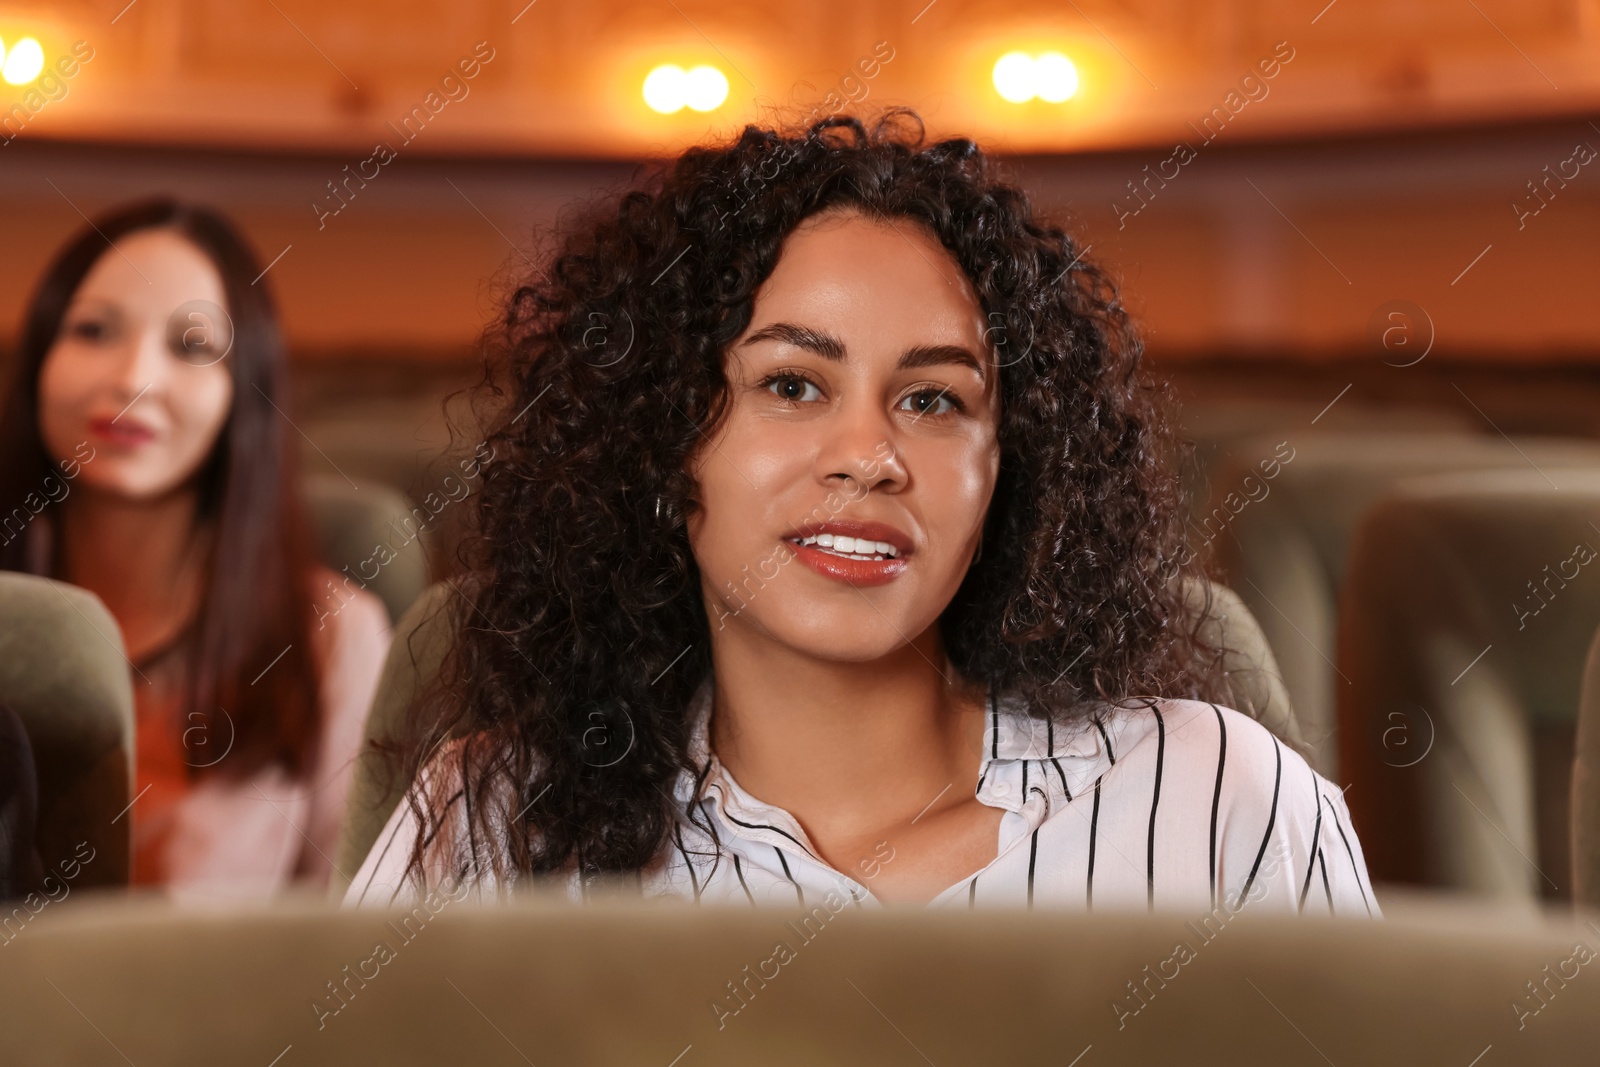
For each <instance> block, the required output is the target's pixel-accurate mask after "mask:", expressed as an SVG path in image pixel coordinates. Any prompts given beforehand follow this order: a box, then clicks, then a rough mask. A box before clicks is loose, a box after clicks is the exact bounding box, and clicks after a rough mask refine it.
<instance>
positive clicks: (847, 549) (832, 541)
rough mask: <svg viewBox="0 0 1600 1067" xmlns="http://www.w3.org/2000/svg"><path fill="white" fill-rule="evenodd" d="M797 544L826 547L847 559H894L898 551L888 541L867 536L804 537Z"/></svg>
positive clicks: (824, 535) (827, 535)
mask: <svg viewBox="0 0 1600 1067" xmlns="http://www.w3.org/2000/svg"><path fill="white" fill-rule="evenodd" d="M795 544H797V545H810V546H811V547H813V548H821V549H825V550H826V551H828V552H831V553H832V554H833V555H835V556H843V557H845V558H846V559H877V560H882V559H894V558H895V556H896V555H897V553H898V550H897V549H896V548H895V547H894V546H893V545H891V544H889V542H887V541H869V540H867V539H866V538H865V537H842V536H839V535H837V534H818V535H816V536H815V537H802V538H799V539H798V540H796V541H795Z"/></svg>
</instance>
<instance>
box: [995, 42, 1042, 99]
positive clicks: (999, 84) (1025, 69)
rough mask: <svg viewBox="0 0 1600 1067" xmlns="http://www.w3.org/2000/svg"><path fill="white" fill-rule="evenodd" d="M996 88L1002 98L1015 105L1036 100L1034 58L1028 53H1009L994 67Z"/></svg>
mask: <svg viewBox="0 0 1600 1067" xmlns="http://www.w3.org/2000/svg"><path fill="white" fill-rule="evenodd" d="M994 87H995V91H996V92H998V93H999V94H1000V95H1001V96H1002V97H1004V98H1005V99H1007V100H1009V101H1011V102H1012V103H1013V104H1022V103H1026V102H1027V101H1029V100H1032V99H1033V98H1034V95H1035V94H1036V92H1037V90H1036V89H1035V88H1034V69H1033V57H1032V56H1030V55H1028V54H1027V53H1026V52H1007V53H1006V54H1005V55H1003V56H1001V57H1000V58H999V59H998V60H997V61H996V62H995V65H994Z"/></svg>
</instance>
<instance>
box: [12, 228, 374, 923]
mask: <svg viewBox="0 0 1600 1067" xmlns="http://www.w3.org/2000/svg"><path fill="white" fill-rule="evenodd" d="M260 273H261V266H260V264H259V263H258V262H257V260H256V257H255V256H254V254H253V253H252V252H251V250H250V249H249V247H248V246H247V244H246V243H245V241H244V240H243V238H242V237H241V236H240V235H239V234H238V233H237V231H236V230H235V229H234V228H233V226H232V225H231V224H230V223H229V222H228V221H227V220H226V219H224V218H222V217H221V216H219V215H217V214H215V213H213V212H211V211H208V210H206V209H203V208H199V207H193V206H189V205H185V204H180V203H176V202H173V201H171V200H164V199H163V200H153V201H149V202H143V203H138V204H134V205H131V206H126V207H123V208H120V209H118V210H114V211H112V212H110V213H108V214H106V215H104V216H102V217H101V218H98V219H96V220H95V221H94V223H92V224H91V225H90V226H88V227H87V228H85V229H84V230H83V231H82V232H80V233H79V234H77V235H76V236H75V237H73V239H72V240H71V241H70V242H69V243H68V244H67V245H66V247H65V248H63V249H62V250H61V251H60V252H59V253H58V254H57V255H56V257H55V259H54V261H53V262H52V263H51V265H50V266H49V268H48V269H47V270H46V272H45V274H44V277H43V280H42V281H41V282H40V285H39V288H38V290H37V292H36V293H35V294H34V297H33V300H32V302H31V304H30V306H29V308H28V312H27V317H26V320H25V327H24V331H25V332H24V335H23V339H22V344H21V349H20V353H19V357H20V358H19V360H18V366H17V373H16V376H15V379H14V382H13V385H12V388H11V390H10V392H9V395H8V397H7V399H6V404H5V409H4V412H5V414H4V421H3V423H0V427H3V429H0V515H4V516H6V517H7V518H8V520H10V519H15V520H16V521H14V522H13V521H8V522H7V523H6V526H5V530H4V533H3V535H0V541H3V543H0V568H4V569H8V570H18V571H27V572H31V573H34V574H40V575H45V576H48V577H51V578H56V579H60V580H62V581H65V582H70V583H73V584H75V585H79V586H82V587H83V588H86V589H88V590H90V591H91V592H93V593H95V594H96V595H98V596H99V597H100V599H101V600H102V601H104V602H105V605H106V607H107V608H109V609H110V611H111V613H112V614H113V615H114V616H115V617H116V619H117V622H118V624H119V625H120V627H121V631H122V637H123V644H124V646H125V649H126V654H127V658H128V660H129V665H130V669H131V675H132V681H133V691H134V698H135V704H136V709H137V735H138V744H137V760H136V769H135V780H134V794H135V797H136V799H135V801H134V803H133V806H132V809H131V817H132V820H133V881H134V883H135V884H140V885H165V886H168V887H170V888H171V889H173V890H176V891H185V892H194V893H212V892H217V893H239V894H249V895H259V894H264V893H269V892H271V891H273V890H275V889H277V888H279V887H282V886H283V885H285V884H286V883H288V882H289V881H290V880H291V879H306V880H310V881H312V882H326V880H327V878H328V875H329V872H330V869H331V861H330V859H329V856H330V855H331V854H332V852H333V843H334V840H335V838H336V837H337V833H338V827H339V824H340V821H341V819H342V818H343V814H344V801H345V795H346V792H347V787H348V783H349V780H350V773H351V766H352V763H353V759H354V756H355V754H356V751H357V749H358V748H359V745H360V738H361V732H362V726H363V721H364V718H365V714H366V711H367V709H368V706H369V704H370V701H371V698H372V694H373V691H374V688H375V686H376V684H377V676H378V673H379V671H380V669H381V666H382V661H383V657H384V655H385V654H386V651H387V644H388V618H387V615H386V614H385V611H384V609H383V606H382V604H381V603H380V602H379V601H378V600H377V598H376V597H374V596H372V595H371V594H370V593H366V592H359V591H358V592H355V594H354V597H355V598H354V600H353V601H350V602H348V603H345V604H344V605H343V607H342V608H338V609H337V610H329V609H323V610H320V611H319V610H318V606H317V604H316V603H315V602H314V599H313V590H314V589H322V588H327V589H331V588H333V587H334V585H333V583H331V582H329V581H328V578H329V577H331V573H329V572H327V571H326V570H325V569H324V568H321V567H320V566H319V565H318V564H317V562H316V560H315V559H314V557H313V552H314V548H313V545H312V540H311V536H310V533H309V530H308V528H307V521H306V518H305V514H304V506H303V504H302V502H301V499H300V493H299V489H298V485H297V475H298V467H297V464H296V462H295V455H296V450H295V449H294V448H293V447H292V443H293V442H292V434H293V432H294V431H293V428H292V426H291V425H290V423H289V421H288V417H287V416H286V415H285V414H284V408H285V407H286V406H287V400H286V394H287V389H286V372H287V367H286V360H285V355H284V350H283V343H282V340H281V337H280V334H279V330H278V324H277V318H276V312H275V310H274V308H273V305H272V302H271V299H270V298H269V296H268V294H267V290H266V286H265V284H263V283H261V281H260V278H259V275H260ZM334 607H337V606H334ZM46 862H49V858H48V857H46Z"/></svg>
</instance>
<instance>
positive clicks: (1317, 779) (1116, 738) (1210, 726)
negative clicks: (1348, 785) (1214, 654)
mask: <svg viewBox="0 0 1600 1067" xmlns="http://www.w3.org/2000/svg"><path fill="white" fill-rule="evenodd" d="M1102 718H1103V721H1104V722H1105V723H1106V726H1107V731H1108V736H1109V739H1110V740H1111V742H1112V743H1113V745H1115V746H1116V750H1117V751H1118V752H1119V753H1120V754H1126V755H1127V756H1129V757H1131V758H1140V757H1142V758H1143V759H1144V760H1147V761H1155V762H1159V763H1160V764H1161V765H1162V772H1163V777H1166V776H1171V775H1177V776H1179V777H1182V778H1191V779H1193V780H1194V781H1195V782H1196V785H1197V787H1199V786H1210V787H1212V788H1216V787H1217V786H1216V783H1218V782H1222V783H1224V788H1225V789H1226V791H1227V792H1228V794H1229V795H1230V796H1232V797H1234V798H1236V799H1239V800H1249V801H1251V802H1256V801H1259V802H1261V803H1263V804H1269V805H1270V804H1271V802H1272V801H1273V798H1274V797H1277V798H1278V799H1279V800H1280V801H1283V800H1284V799H1285V798H1286V797H1287V796H1288V795H1289V794H1290V792H1291V791H1294V790H1298V791H1300V792H1304V793H1305V794H1306V798H1307V799H1308V800H1310V798H1311V797H1313V796H1314V795H1320V794H1323V793H1325V792H1329V791H1331V792H1332V793H1333V794H1334V795H1336V796H1337V795H1339V794H1340V790H1339V789H1338V788H1337V787H1336V786H1334V785H1333V784H1332V783H1330V782H1329V781H1328V780H1327V779H1326V778H1323V777H1322V775H1320V774H1318V773H1317V772H1316V770H1314V769H1313V768H1312V766H1311V765H1310V764H1309V763H1307V762H1306V760H1305V758H1304V757H1303V756H1301V755H1300V753H1299V752H1297V751H1296V750H1295V749H1294V747H1293V746H1292V745H1291V744H1290V743H1289V742H1288V741H1285V740H1284V739H1283V738H1281V737H1278V736H1277V735H1276V734H1274V733H1273V732H1272V731H1271V730H1269V729H1268V728H1267V727H1266V726H1264V725H1262V724H1261V723H1260V722H1258V721H1257V720H1256V719H1254V718H1252V717H1250V716H1249V715H1246V714H1245V713H1244V712H1241V711H1236V710H1235V709H1233V708H1230V707H1228V706H1227V705H1225V704H1216V703H1212V702H1210V701H1204V700H1190V699H1180V698H1159V699H1150V700H1145V701H1138V702H1127V703H1124V704H1120V705H1117V706H1116V707H1115V708H1114V711H1113V712H1111V713H1108V714H1106V715H1104V716H1103V717H1102ZM1118 742H1120V744H1118ZM1313 805H1314V802H1313Z"/></svg>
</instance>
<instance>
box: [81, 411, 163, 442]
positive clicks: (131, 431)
mask: <svg viewBox="0 0 1600 1067" xmlns="http://www.w3.org/2000/svg"><path fill="white" fill-rule="evenodd" d="M89 433H90V435H91V436H93V437H98V438H99V439H100V440H102V441H105V442H107V443H108V444H112V445H122V446H125V447H129V448H131V447H133V446H135V445H142V444H144V443H145V442H147V441H153V440H155V436H156V434H155V431H154V430H152V429H150V428H149V427H148V426H145V425H143V424H141V423H137V422H133V421H132V420H129V419H106V418H100V419H90V420H89Z"/></svg>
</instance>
